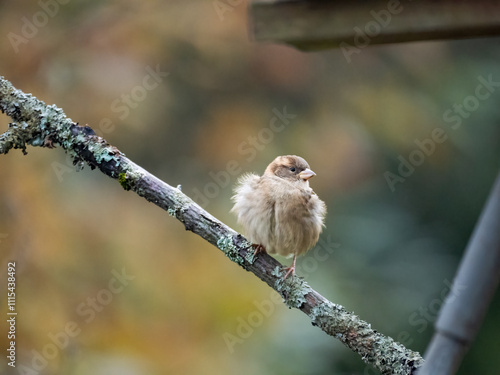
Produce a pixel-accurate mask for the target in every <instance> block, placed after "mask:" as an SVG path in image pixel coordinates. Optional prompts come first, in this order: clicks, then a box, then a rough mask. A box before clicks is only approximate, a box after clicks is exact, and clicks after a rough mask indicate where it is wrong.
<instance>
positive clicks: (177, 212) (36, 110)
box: [0, 77, 423, 374]
mask: <svg viewBox="0 0 500 375" xmlns="http://www.w3.org/2000/svg"><path fill="white" fill-rule="evenodd" d="M0 110H1V111H2V112H3V113H5V114H7V115H8V116H10V117H11V118H12V119H13V121H14V123H11V124H10V125H9V129H8V130H7V131H6V132H5V133H3V134H2V135H0V154H6V153H7V152H8V151H9V150H10V149H11V148H20V149H22V150H23V152H25V149H26V145H27V144H30V145H33V146H45V147H53V146H55V145H60V146H61V147H62V148H64V150H65V151H66V152H67V153H69V154H70V155H71V156H72V157H73V158H74V163H75V165H77V166H79V167H83V164H84V163H86V164H88V165H89V166H90V167H91V168H92V169H94V168H99V170H101V171H102V172H103V173H104V174H106V175H108V176H110V177H112V178H114V179H116V180H117V181H118V182H119V183H120V185H121V186H122V187H123V188H124V189H125V190H131V191H134V192H135V193H136V194H138V195H140V196H141V197H144V198H145V199H146V200H148V201H149V202H152V203H154V204H155V205H157V206H159V207H161V208H162V209H164V210H166V211H167V212H168V213H169V215H171V216H175V217H176V218H177V219H178V220H180V221H181V222H182V223H183V224H184V226H185V228H186V230H189V231H192V232H193V233H196V234H198V235H199V236H201V237H202V238H204V239H205V240H207V241H208V242H210V243H211V244H213V245H215V246H217V247H218V248H219V249H220V250H222V251H223V252H224V254H225V255H226V256H227V257H228V258H229V259H231V260H232V261H233V262H235V263H237V264H239V265H240V266H241V267H243V268H244V269H246V270H247V271H250V272H252V273H253V274H255V275H256V276H257V277H258V278H260V279H261V280H262V281H264V282H265V283H267V284H268V285H269V286H270V287H271V288H273V289H274V290H276V291H277V292H278V293H279V294H280V295H281V296H282V297H283V299H284V302H285V304H286V305H287V306H288V307H290V308H292V307H293V308H297V309H299V310H301V311H303V312H304V313H305V314H307V315H308V316H309V317H310V318H311V322H312V324H313V325H315V326H318V327H319V328H321V329H322V330H323V331H325V332H326V333H327V334H329V335H331V336H333V337H336V338H337V339H339V340H341V341H342V342H343V343H344V344H345V345H346V346H348V347H349V348H350V349H352V350H354V351H355V352H357V353H359V354H360V355H361V358H362V359H363V360H364V361H365V362H366V363H369V364H371V365H373V366H375V367H376V368H378V369H379V370H380V372H381V373H382V374H412V373H414V372H415V370H416V369H417V368H419V367H420V366H422V364H423V359H422V357H421V356H420V354H418V353H416V352H413V351H411V350H409V349H407V348H405V347H404V346H403V345H401V344H399V343H397V342H395V341H394V340H393V339H392V338H390V337H386V336H384V335H382V334H380V333H379V332H377V331H375V330H373V329H372V328H371V326H370V324H368V323H367V322H365V321H363V320H361V319H360V318H359V317H358V316H356V315H355V314H353V313H351V312H349V311H347V310H346V309H345V308H344V307H342V306H340V305H337V304H334V303H332V302H330V301H329V300H327V299H326V298H324V297H323V296H321V295H320V294H319V293H317V292H316V291H314V290H313V289H312V288H311V287H310V286H309V285H308V284H307V283H306V282H305V281H304V280H303V279H301V278H300V277H297V276H295V277H289V278H287V279H286V280H283V275H284V271H282V265H281V264H280V263H279V262H278V261H277V260H275V259H274V258H272V257H271V256H269V255H268V254H259V255H257V256H255V257H254V249H253V248H252V247H251V244H250V243H249V242H248V241H247V240H246V239H245V238H244V237H243V236H242V235H241V234H239V233H237V232H236V231H234V230H233V229H231V228H230V227H228V226H227V225H225V224H224V223H222V222H221V221H219V220H217V219H216V218H215V217H213V216H212V215H210V214H209V213H208V212H207V211H205V210H204V209H203V208H201V207H200V206H199V205H198V204H196V203H195V202H194V201H193V200H192V199H190V198H189V197H188V196H186V195H185V194H184V193H182V191H181V190H180V189H178V188H175V187H172V186H170V185H168V184H167V183H165V182H163V181H161V180H160V179H158V178H157V177H155V176H153V175H152V174H150V173H149V172H147V171H146V170H144V169H143V168H141V167H140V166H138V165H137V164H135V163H134V162H132V161H131V160H129V159H128V158H126V157H125V155H124V154H123V153H122V152H120V151H119V150H118V149H117V148H115V147H113V146H111V145H109V144H108V143H107V142H106V141H105V140H104V139H103V138H101V137H98V136H96V135H95V133H94V131H93V130H92V129H91V128H90V127H88V126H78V124H76V123H74V122H73V121H71V120H70V119H68V118H67V117H66V116H65V115H64V113H63V111H62V110H61V109H59V108H57V107H55V106H48V105H46V104H45V103H43V102H42V101H39V100H38V99H36V98H35V97H33V96H31V95H30V94H25V93H23V92H21V91H19V90H16V89H15V88H14V87H13V86H12V85H11V83H10V82H9V81H7V80H5V79H4V78H3V77H0Z"/></svg>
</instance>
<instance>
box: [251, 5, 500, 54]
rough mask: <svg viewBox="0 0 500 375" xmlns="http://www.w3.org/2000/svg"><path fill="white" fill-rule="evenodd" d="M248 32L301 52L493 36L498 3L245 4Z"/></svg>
mask: <svg viewBox="0 0 500 375" xmlns="http://www.w3.org/2000/svg"><path fill="white" fill-rule="evenodd" d="M250 32H251V35H252V36H253V38H254V39H255V40H257V41H271V42H274V43H285V44H290V45H293V46H295V47H297V48H299V49H302V50H318V49H326V48H337V47H340V48H343V49H346V50H348V49H349V48H354V49H362V48H365V47H367V46H368V45H372V44H385V43H400V42H410V41H417V40H436V39H462V38H473V37H485V36H494V35H500V2H499V1H492V0H478V1H472V0H462V1H459V0H442V1H436V0H420V1H411V0H407V1H398V0H389V1H387V0H351V1H328V0H251V2H250Z"/></svg>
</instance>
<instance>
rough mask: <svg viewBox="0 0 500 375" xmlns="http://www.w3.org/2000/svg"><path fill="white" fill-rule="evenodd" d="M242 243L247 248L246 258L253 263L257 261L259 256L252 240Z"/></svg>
mask: <svg viewBox="0 0 500 375" xmlns="http://www.w3.org/2000/svg"><path fill="white" fill-rule="evenodd" d="M241 245H242V246H243V247H245V248H246V249H247V253H246V255H245V260H246V261H247V262H248V263H250V264H253V262H255V259H256V258H257V254H255V250H254V248H253V246H252V243H251V242H250V241H246V240H245V241H243V242H242V244H241Z"/></svg>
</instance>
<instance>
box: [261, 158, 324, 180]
mask: <svg viewBox="0 0 500 375" xmlns="http://www.w3.org/2000/svg"><path fill="white" fill-rule="evenodd" d="M264 175H267V176H277V177H280V178H283V179H284V180H287V181H289V182H299V183H303V184H305V185H307V186H308V185H309V181H308V180H309V179H310V178H311V177H313V176H316V173H314V172H313V171H312V170H311V169H310V168H309V164H307V161H305V160H304V159H303V158H301V157H300V156H296V155H285V156H278V157H277V158H276V159H274V160H273V162H272V163H271V164H269V165H268V166H267V168H266V171H265V172H264Z"/></svg>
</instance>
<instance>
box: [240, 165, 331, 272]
mask: <svg viewBox="0 0 500 375" xmlns="http://www.w3.org/2000/svg"><path fill="white" fill-rule="evenodd" d="M315 175H316V173H314V172H313V171H312V170H311V169H310V168H309V164H307V162H306V161H305V160H304V159H303V158H301V157H300V156H295V155H286V156H278V157H277V158H276V159H274V161H273V162H272V163H271V164H269V165H268V166H267V168H266V170H265V172H264V174H263V175H262V177H259V176H257V175H255V174H252V173H250V174H246V175H243V176H241V177H240V179H239V180H238V184H237V186H236V188H235V193H236V194H235V195H234V196H233V197H232V200H233V201H234V207H233V208H232V210H231V212H234V213H236V214H237V215H238V223H239V224H240V225H241V226H242V227H243V229H244V231H245V234H246V235H247V237H248V239H249V240H250V241H251V242H252V244H253V246H254V247H255V249H256V250H255V253H257V252H259V251H267V252H268V253H270V254H279V255H285V256H292V255H293V261H292V266H291V267H286V268H285V270H286V271H287V272H286V274H285V277H284V278H285V279H286V278H287V277H288V275H289V274H290V273H291V274H292V275H294V274H295V260H296V257H297V255H301V254H304V253H306V252H307V251H308V250H309V249H310V248H312V247H313V246H314V245H315V244H316V242H318V239H319V234H320V233H321V230H322V228H323V225H324V224H323V222H324V219H325V214H326V206H325V203H324V202H323V201H322V200H320V199H319V198H318V196H317V195H316V194H315V193H314V191H313V190H312V189H311V188H310V187H309V179H310V178H311V177H313V176H315Z"/></svg>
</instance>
